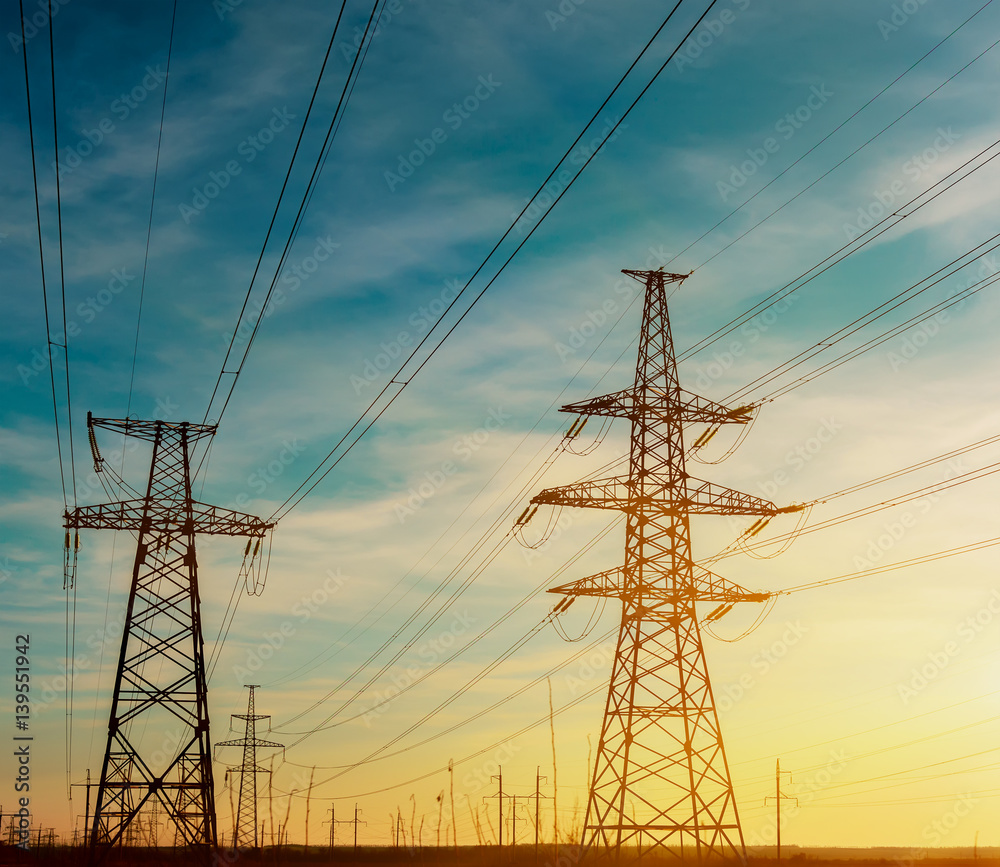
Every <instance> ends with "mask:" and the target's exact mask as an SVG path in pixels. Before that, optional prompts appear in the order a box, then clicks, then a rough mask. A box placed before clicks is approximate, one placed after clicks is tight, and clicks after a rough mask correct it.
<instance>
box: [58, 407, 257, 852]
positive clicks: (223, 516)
mask: <svg viewBox="0 0 1000 867" xmlns="http://www.w3.org/2000/svg"><path fill="white" fill-rule="evenodd" d="M87 426H88V431H89V434H90V441H91V447H92V449H93V452H94V461H95V468H96V469H97V470H98V471H99V472H100V471H101V470H102V469H103V468H102V466H101V464H102V458H101V457H100V453H99V452H98V450H97V441H96V438H95V436H94V429H95V428H103V429H105V430H110V431H116V432H118V433H120V434H123V435H125V436H127V437H129V436H131V437H136V438H138V439H141V440H146V441H148V442H151V443H152V444H153V457H152V461H151V464H150V470H149V482H148V484H147V487H146V495H145V496H144V497H142V498H137V499H131V500H124V501H121V502H117V503H105V504H103V505H99V506H81V507H80V508H78V509H75V510H74V511H73V512H67V514H66V522H65V523H66V527H67V528H70V529H74V528H76V529H87V528H92V529H112V530H129V531H131V532H133V533H135V534H136V535H137V537H138V544H137V546H136V554H135V561H134V565H133V568H132V584H131V589H130V591H129V599H128V608H127V610H126V616H125V628H124V634H123V635H122V644H121V654H120V656H119V659H118V672H117V675H116V677H115V687H114V695H113V698H112V702H111V716H110V720H109V723H108V744H107V749H106V750H105V753H104V764H103V766H102V768H101V780H100V784H99V787H98V791H97V806H96V809H95V811H94V820H93V826H92V827H91V830H90V846H91V851H92V855H94V856H96V857H98V858H99V857H102V856H103V855H104V854H106V853H107V850H109V849H110V848H111V847H113V846H115V845H116V844H119V843H120V842H121V841H122V838H123V835H124V833H125V831H126V829H127V828H128V827H129V825H130V824H131V823H132V822H133V820H135V819H136V817H137V816H138V815H139V812H140V811H141V810H142V809H143V807H144V806H145V805H146V804H147V803H148V802H149V801H150V799H152V798H155V799H156V800H158V801H159V802H160V804H161V806H162V807H163V810H164V812H165V813H166V816H167V820H168V821H169V822H172V823H173V824H174V827H175V831H176V835H175V836H176V837H177V838H178V840H179V842H180V843H182V844H185V845H191V846H198V847H214V846H215V845H216V822H215V797H214V792H213V782H212V754H211V745H210V742H209V719H208V686H207V681H206V674H205V652H204V638H203V634H202V624H201V600H200V597H199V593H198V561H197V558H196V555H195V535H196V534H197V533H210V534H215V535H224V536H250V537H262V536H263V535H264V534H265V533H266V532H267V530H269V529H270V527H271V526H273V525H271V524H268V523H265V522H264V521H262V520H260V519H259V518H254V517H252V516H250V515H243V514H240V513H238V512H232V511H230V510H229V509H222V508H218V507H216V506H208V505H205V504H203V503H199V502H197V501H195V500H194V498H193V497H192V495H191V464H190V460H191V450H192V447H193V446H194V444H195V443H196V442H198V441H199V440H201V439H204V438H206V437H210V436H212V435H213V434H214V433H215V431H216V426H215V425H199V424H189V423H187V422H181V423H171V422H165V421H137V420H135V419H95V418H93V417H92V416H91V415H90V414H88V416H87ZM144 734H145V735H146V736H145V737H144ZM151 739H153V744H154V745H155V746H150V745H149V741H150V740H151Z"/></svg>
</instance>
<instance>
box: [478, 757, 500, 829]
mask: <svg viewBox="0 0 1000 867" xmlns="http://www.w3.org/2000/svg"><path fill="white" fill-rule="evenodd" d="M497 770H498V771H500V773H499V774H494V775H493V776H492V777H490V779H491V780H497V781H498V782H499V784H500V794H499V795H487V796H486V797H485V798H483V800H484V801H492V800H493V799H494V798H496V799H497V847H498V848H500V849H503V766H502V765H501V766H500V767H499V768H497Z"/></svg>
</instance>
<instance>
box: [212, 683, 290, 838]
mask: <svg viewBox="0 0 1000 867" xmlns="http://www.w3.org/2000/svg"><path fill="white" fill-rule="evenodd" d="M244 686H245V687H247V689H249V690H250V699H249V701H248V703H247V712H246V713H234V714H233V715H232V716H233V719H241V720H246V731H245V733H244V735H243V737H242V738H240V739H239V740H231V741H220V742H219V743H218V744H216V746H219V747H243V763H242V764H241V765H240V766H239V767H236V768H231V769H230V770H231V771H233V772H235V771H239V774H240V800H239V807H238V808H237V810H236V827H235V829H234V830H233V848H234V849H250V848H253V849H256V848H257V847H258V845H259V843H258V840H257V774H266V773H268V770H267V768H262V767H261V766H260V765H258V764H257V748H258V747H278V748H280V747H281V746H282V745H281V744H276V743H274V741H262V740H260V739H259V738H258V737H257V721H258V720H262V719H270V718H271V716H270V714H255V713H254V706H253V691H254V690H255V689H260V685H259V684H256V683H254V684H250V683H245V684H244Z"/></svg>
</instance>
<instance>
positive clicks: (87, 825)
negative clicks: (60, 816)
mask: <svg viewBox="0 0 1000 867" xmlns="http://www.w3.org/2000/svg"><path fill="white" fill-rule="evenodd" d="M78 786H80V787H86V789H87V811H86V813H85V814H84V818H83V828H84V832H83V834H84V839H86V837H87V830H88V829H89V828H90V768H87V782H85V783H70V786H69V788H70V791H71V792H72V790H73V789H74V788H76V787H78ZM0 818H2V814H0ZM74 824H75V822H74Z"/></svg>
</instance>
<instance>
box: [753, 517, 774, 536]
mask: <svg viewBox="0 0 1000 867" xmlns="http://www.w3.org/2000/svg"><path fill="white" fill-rule="evenodd" d="M770 523H771V519H770V518H762V519H761V521H760V526H759V527H757V529H755V530H753V531H751V532H750V533H748V534H747V535H748V536H756V535H757V534H758V533H759V532H760V531H761V530H763V529H764V528H765V527H766V526H767V525H768V524H770Z"/></svg>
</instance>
